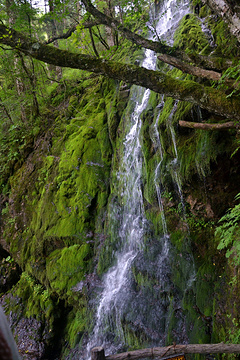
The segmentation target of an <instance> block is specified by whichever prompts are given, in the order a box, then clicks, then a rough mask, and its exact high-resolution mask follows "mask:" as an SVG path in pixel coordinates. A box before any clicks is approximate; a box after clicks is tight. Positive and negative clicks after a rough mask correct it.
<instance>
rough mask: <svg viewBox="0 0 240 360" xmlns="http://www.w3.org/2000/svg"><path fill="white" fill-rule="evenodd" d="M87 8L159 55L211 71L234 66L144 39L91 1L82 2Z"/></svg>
mask: <svg viewBox="0 0 240 360" xmlns="http://www.w3.org/2000/svg"><path fill="white" fill-rule="evenodd" d="M82 2H83V4H84V5H85V7H86V10H87V11H88V12H89V13H90V14H91V15H92V16H93V17H94V18H96V19H98V21H99V22H100V23H101V24H103V25H106V26H108V27H111V28H113V29H114V30H116V31H118V32H120V33H121V34H122V35H123V36H124V37H125V38H126V39H128V40H130V41H132V42H134V43H135V44H137V45H139V46H141V47H144V48H147V49H150V50H153V51H155V52H157V53H161V54H167V55H170V56H174V57H176V58H178V59H179V60H181V61H184V62H187V63H193V64H195V65H197V66H199V67H201V68H206V69H209V70H217V71H222V70H226V69H227V68H228V67H229V66H231V65H232V61H231V60H229V59H223V58H217V57H216V58H215V57H209V56H203V55H198V54H196V53H195V54H186V53H185V52H184V51H182V50H179V49H177V48H174V47H171V46H169V45H167V44H165V43H163V42H161V41H153V40H148V39H145V38H143V37H142V36H140V35H138V34H136V33H134V32H132V31H131V30H129V29H128V28H126V27H125V26H123V25H122V24H121V23H120V22H119V21H118V20H117V19H115V18H112V17H109V16H107V15H106V14H104V13H102V12H101V11H99V10H98V9H97V8H95V7H94V6H93V5H92V3H91V1H90V0H82Z"/></svg>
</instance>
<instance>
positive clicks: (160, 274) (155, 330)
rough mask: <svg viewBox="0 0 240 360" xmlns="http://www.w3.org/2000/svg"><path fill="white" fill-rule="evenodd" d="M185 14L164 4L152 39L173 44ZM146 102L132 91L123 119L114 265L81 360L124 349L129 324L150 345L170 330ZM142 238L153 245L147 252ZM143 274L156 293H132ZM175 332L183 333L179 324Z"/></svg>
mask: <svg viewBox="0 0 240 360" xmlns="http://www.w3.org/2000/svg"><path fill="white" fill-rule="evenodd" d="M186 12H188V5H187V3H183V2H178V3H177V1H176V0H168V1H167V2H165V4H164V5H163V7H162V9H161V13H160V15H159V17H158V18H159V21H158V23H157V26H156V28H155V29H154V34H153V35H152V38H153V37H154V36H156V33H157V36H158V37H161V38H163V37H164V38H165V39H169V38H170V39H171V34H172V33H173V31H174V30H175V28H176V26H177V23H178V21H179V20H180V19H181V18H182V16H183V15H184V14H186ZM171 41H172V40H169V42H171ZM142 66H143V67H146V68H148V69H155V67H156V54H155V53H154V52H152V51H150V50H146V51H145V57H144V60H143V62H142ZM149 97H150V90H148V89H147V90H145V89H143V88H140V87H136V86H133V87H132V90H131V95H130V100H129V107H130V108H131V107H132V108H133V111H132V113H131V116H130V117H128V118H127V117H126V116H127V115H125V119H124V121H125V124H126V126H125V128H126V135H125V139H124V143H123V151H122V156H121V159H120V163H119V171H118V174H117V183H116V184H114V186H115V189H117V190H116V191H117V193H118V194H116V197H117V198H118V201H117V205H114V203H113V204H112V205H111V206H110V214H109V219H110V220H109V221H110V223H111V222H112V223H114V224H115V225H114V228H115V229H117V230H115V233H114V235H113V236H114V237H115V238H116V244H117V248H116V251H115V254H114V255H115V264H114V265H113V266H112V267H111V268H110V269H109V270H108V272H107V273H106V274H105V275H104V277H103V290H102V293H101V295H100V296H99V300H98V307H97V311H96V316H95V326H94V328H93V331H92V334H91V336H90V338H89V341H88V345H87V356H86V357H85V358H89V356H90V355H89V354H90V349H91V348H92V347H94V346H103V347H104V349H105V354H106V355H108V354H111V353H115V352H117V351H118V350H122V349H125V348H127V347H128V345H129V344H128V342H129V330H128V331H127V332H126V329H125V326H124V324H129V325H130V327H131V328H132V331H133V332H135V331H136V332H137V331H141V332H142V333H144V334H146V335H145V337H146V339H147V340H150V342H151V343H155V344H162V345H163V344H164V341H165V337H164V336H165V335H164V334H163V333H161V332H164V331H165V329H166V327H167V326H168V319H169V314H168V311H167V310H168V308H169V306H170V303H172V304H173V303H174V302H175V303H177V302H178V300H172V297H173V296H174V295H173V294H174V290H172V289H171V287H172V284H171V281H170V279H169V274H170V271H171V269H170V264H169V261H168V257H169V256H168V255H169V251H171V246H170V242H169V236H168V231H167V225H166V219H165V215H164V208H163V204H162V196H161V181H159V179H160V178H161V174H160V168H161V160H162V158H163V154H162V147H161V141H160V137H159V135H158V132H157V122H156V125H155V132H154V139H153V143H154V146H155V147H156V149H157V151H158V152H159V154H160V162H159V163H158V164H156V170H155V179H154V184H155V188H156V194H157V198H158V205H159V209H160V211H161V219H162V228H163V233H162V235H161V236H160V237H159V238H158V239H156V238H153V237H152V238H151V236H152V235H150V234H149V224H148V221H147V220H146V217H145V210H144V202H143V194H142V177H143V175H142V174H143V166H144V165H143V163H144V162H143V154H142V150H141V136H140V133H141V126H142V121H141V114H142V112H143V111H144V110H145V109H146V107H147V105H148V101H149ZM176 151H177V150H176ZM146 238H148V241H150V242H151V246H149V247H148V249H147V251H146ZM150 238H151V240H149V239H150ZM149 245H150V244H149ZM148 260H149V261H148ZM134 274H135V275H134ZM142 274H145V275H144V276H145V280H146V278H147V277H148V274H151V276H153V274H154V278H155V285H154V288H147V287H146V288H144V289H141V290H139V289H136V287H135V288H134V286H133V285H134V276H135V277H137V276H138V277H139V276H143V275H142ZM135 280H136V279H135ZM144 291H146V294H144ZM156 294H158V295H156ZM159 294H160V295H159ZM170 294H171V295H170ZM179 326H180V327H181V328H182V324H180V325H179ZM179 331H182V329H181V330H179ZM184 336H185V335H184Z"/></svg>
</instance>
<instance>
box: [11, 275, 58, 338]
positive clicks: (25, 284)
mask: <svg viewBox="0 0 240 360" xmlns="http://www.w3.org/2000/svg"><path fill="white" fill-rule="evenodd" d="M11 293H12V294H13V295H14V296H17V297H18V298H19V299H21V300H20V301H21V303H22V304H24V314H23V315H24V316H25V317H27V318H31V317H33V318H36V319H37V320H39V321H44V322H45V321H47V322H48V326H49V330H50V331H51V328H52V327H53V325H54V321H55V318H56V316H57V312H56V303H55V301H54V298H53V297H52V295H51V292H50V291H49V290H48V289H46V288H44V287H43V286H42V285H41V284H39V283H37V282H36V281H35V280H34V278H33V277H32V276H30V275H29V274H27V273H26V272H23V273H22V275H21V279H20V280H19V282H18V283H17V285H15V287H14V288H13V290H12V291H11ZM11 310H12V311H13V309H11ZM16 312H18V311H16Z"/></svg>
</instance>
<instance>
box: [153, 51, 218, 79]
mask: <svg viewBox="0 0 240 360" xmlns="http://www.w3.org/2000/svg"><path fill="white" fill-rule="evenodd" d="M158 59H159V60H161V61H163V62H164V63H167V64H169V65H172V66H174V67H176V68H178V69H180V70H181V71H182V72H184V73H187V74H190V75H194V76H197V77H200V78H204V79H208V80H213V81H219V80H220V79H221V74H220V73H218V72H216V71H212V70H205V69H202V68H200V67H197V66H192V65H189V64H187V63H185V62H184V61H181V60H179V59H177V58H176V57H173V56H170V55H167V54H161V55H158Z"/></svg>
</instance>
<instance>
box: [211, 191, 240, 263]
mask: <svg viewBox="0 0 240 360" xmlns="http://www.w3.org/2000/svg"><path fill="white" fill-rule="evenodd" d="M239 199H240V193H239V194H238V195H237V196H236V200H239ZM219 223H220V224H221V225H220V226H218V227H217V229H216V231H215V235H216V236H217V237H220V242H219V244H218V250H222V249H226V248H228V250H227V252H226V257H227V258H229V257H230V256H231V255H233V259H234V262H235V263H236V264H240V242H239V238H240V226H239V225H240V204H237V205H235V206H234V207H233V208H232V209H229V210H228V212H227V213H226V215H224V216H223V217H222V218H221V219H220V221H219Z"/></svg>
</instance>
